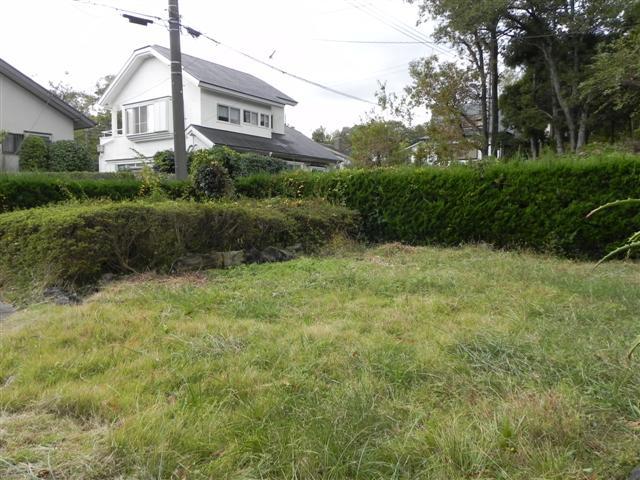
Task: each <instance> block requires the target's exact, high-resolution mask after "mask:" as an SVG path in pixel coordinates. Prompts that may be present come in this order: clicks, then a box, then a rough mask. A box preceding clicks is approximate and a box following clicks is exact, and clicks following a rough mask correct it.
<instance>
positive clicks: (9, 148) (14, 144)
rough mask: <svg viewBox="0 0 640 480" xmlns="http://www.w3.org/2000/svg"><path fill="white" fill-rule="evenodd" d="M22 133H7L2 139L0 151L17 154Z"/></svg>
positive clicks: (22, 136) (20, 144) (22, 138)
mask: <svg viewBox="0 0 640 480" xmlns="http://www.w3.org/2000/svg"><path fill="white" fill-rule="evenodd" d="M23 140H24V135H22V134H20V133H7V134H5V136H4V140H3V141H2V153H7V154H10V155H11V154H17V153H18V152H20V147H21V146H22V141H23Z"/></svg>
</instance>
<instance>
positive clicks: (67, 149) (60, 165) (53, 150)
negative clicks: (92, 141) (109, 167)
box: [47, 140, 93, 172]
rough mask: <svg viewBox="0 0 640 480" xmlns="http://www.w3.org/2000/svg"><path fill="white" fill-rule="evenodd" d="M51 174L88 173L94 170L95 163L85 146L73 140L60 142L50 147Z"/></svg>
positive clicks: (49, 167)
mask: <svg viewBox="0 0 640 480" xmlns="http://www.w3.org/2000/svg"><path fill="white" fill-rule="evenodd" d="M47 169H48V170H49V171H51V172H88V171H91V170H93V161H92V159H91V156H90V155H89V151H88V150H87V147H86V146H85V145H81V144H79V143H76V142H74V141H73V140H60V141H58V142H54V143H52V144H51V145H49V164H48V168H47Z"/></svg>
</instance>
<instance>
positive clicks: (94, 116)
mask: <svg viewBox="0 0 640 480" xmlns="http://www.w3.org/2000/svg"><path fill="white" fill-rule="evenodd" d="M114 78H115V75H107V76H105V77H102V78H100V79H98V81H97V82H96V84H95V86H94V88H93V91H92V92H84V91H81V90H76V89H75V88H73V87H72V86H71V85H68V84H66V83H63V82H59V83H57V84H54V83H51V82H49V88H50V90H51V91H52V92H53V93H54V94H55V95H57V96H58V97H59V98H60V99H62V100H64V101H65V102H67V103H68V104H70V105H71V106H72V107H74V108H75V109H76V110H78V111H79V112H81V113H83V114H84V115H86V116H87V117H89V118H90V119H91V120H93V121H94V122H95V123H96V125H95V126H94V127H91V128H85V129H82V130H76V131H75V134H74V137H75V140H76V142H78V143H79V144H81V145H83V146H84V147H85V148H86V150H87V152H88V154H89V156H90V158H91V165H92V168H91V170H97V169H98V145H99V144H100V136H101V134H102V132H103V131H106V130H111V112H108V111H104V110H101V109H99V108H98V107H97V103H98V100H99V99H100V97H101V96H102V95H103V93H104V92H105V91H106V89H107V88H108V87H109V84H110V83H111V82H112V81H113V79H114Z"/></svg>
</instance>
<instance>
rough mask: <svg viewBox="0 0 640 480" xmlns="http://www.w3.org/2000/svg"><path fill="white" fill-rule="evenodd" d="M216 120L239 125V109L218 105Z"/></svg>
mask: <svg viewBox="0 0 640 480" xmlns="http://www.w3.org/2000/svg"><path fill="white" fill-rule="evenodd" d="M218 121H220V122H229V123H235V124H236V125H240V109H239V108H233V107H228V106H226V105H218Z"/></svg>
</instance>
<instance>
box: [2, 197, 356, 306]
mask: <svg viewBox="0 0 640 480" xmlns="http://www.w3.org/2000/svg"><path fill="white" fill-rule="evenodd" d="M356 221H357V216H356V214H355V213H354V212H352V211H351V210H348V209H346V208H344V207H338V206H332V205H330V204H327V203H325V202H322V201H318V200H315V201H299V200H295V201H292V200H285V201H262V202H247V201H245V202H242V203H238V202H233V203H231V202H227V203H222V202H217V203H195V202H157V203H145V202H140V201H138V202H120V203H111V202H103V203H85V204H71V205H59V206H53V207H45V208H37V209H31V210H24V211H19V212H11V213H6V214H3V215H0V251H2V252H3V254H2V255H1V256H0V289H3V293H4V294H5V295H8V296H9V297H12V298H19V297H23V298H24V297H25V296H30V295H33V294H34V292H31V293H30V291H31V290H36V289H37V288H38V287H40V288H43V287H46V286H65V287H80V286H82V285H87V284H91V283H92V282H95V281H96V280H97V279H99V278H100V276H101V275H102V274H104V273H107V272H111V273H128V272H133V271H145V270H158V271H167V270H169V269H170V268H171V266H172V265H173V263H174V262H175V261H176V260H177V259H178V258H179V257H181V256H184V255H185V254H188V253H210V252H211V251H228V250H239V249H250V248H264V247H266V246H280V247H284V246H288V245H293V244H297V243H300V244H302V245H303V247H304V248H306V249H313V248H316V247H317V246H319V245H321V244H322V243H324V242H325V241H327V240H328V239H329V238H331V237H332V236H334V235H335V234H338V233H344V234H352V233H354V232H355V229H356Z"/></svg>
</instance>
